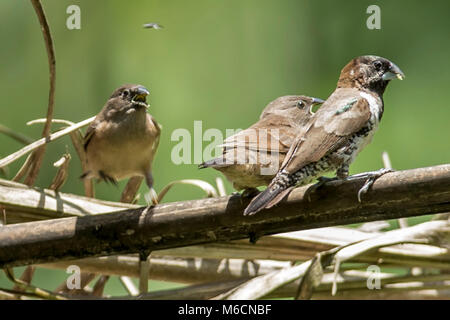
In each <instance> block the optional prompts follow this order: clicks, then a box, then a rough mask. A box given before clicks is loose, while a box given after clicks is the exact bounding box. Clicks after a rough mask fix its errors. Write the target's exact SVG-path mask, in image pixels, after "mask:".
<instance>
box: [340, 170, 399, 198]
mask: <svg viewBox="0 0 450 320" xmlns="http://www.w3.org/2000/svg"><path fill="white" fill-rule="evenodd" d="M393 171H394V170H392V169H385V168H383V169H380V170H377V171H369V172H363V173H358V174H355V175H353V176H350V177H348V178H347V179H346V180H355V179H361V178H366V182H364V185H363V186H362V187H361V189H359V191H358V202H362V201H361V196H362V195H363V194H366V193H367V191H369V189H370V187H371V186H372V185H373V184H374V182H375V180H377V179H378V178H379V177H381V176H382V175H385V174H386V173H389V172H393Z"/></svg>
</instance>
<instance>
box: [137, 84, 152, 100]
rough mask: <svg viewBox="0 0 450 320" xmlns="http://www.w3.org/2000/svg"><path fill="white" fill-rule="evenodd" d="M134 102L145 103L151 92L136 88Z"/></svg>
mask: <svg viewBox="0 0 450 320" xmlns="http://www.w3.org/2000/svg"><path fill="white" fill-rule="evenodd" d="M133 94H134V97H133V100H134V101H138V102H145V99H146V97H147V96H148V95H149V94H150V92H149V91H148V90H147V89H146V88H144V87H141V86H139V87H136V88H134V89H133Z"/></svg>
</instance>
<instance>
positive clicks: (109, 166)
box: [81, 84, 161, 188]
mask: <svg viewBox="0 0 450 320" xmlns="http://www.w3.org/2000/svg"><path fill="white" fill-rule="evenodd" d="M147 95H149V91H148V90H147V89H146V88H144V87H143V86H140V85H134V84H127V85H123V86H121V87H119V88H117V89H116V90H115V91H114V92H113V93H112V95H111V97H109V100H108V101H107V102H106V104H105V106H104V107H103V109H102V110H101V111H100V113H99V114H98V115H97V117H96V118H95V120H94V121H93V122H92V123H91V124H90V126H89V127H88V129H87V131H86V134H85V137H84V149H85V151H86V161H87V163H86V168H87V171H86V172H85V173H83V175H82V176H81V178H85V179H92V178H97V179H100V180H104V181H106V182H112V183H116V181H117V180H122V179H125V178H129V177H133V176H143V177H144V178H145V181H146V183H147V186H148V187H149V188H152V186H153V177H152V172H151V170H152V162H153V158H154V156H155V153H156V149H157V148H158V144H159V137H160V132H161V130H160V126H159V124H158V123H157V122H156V121H155V119H153V117H152V116H151V115H150V114H148V113H147V108H148V107H149V105H148V104H147V102H146V97H147Z"/></svg>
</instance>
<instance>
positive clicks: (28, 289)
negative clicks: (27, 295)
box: [4, 268, 67, 300]
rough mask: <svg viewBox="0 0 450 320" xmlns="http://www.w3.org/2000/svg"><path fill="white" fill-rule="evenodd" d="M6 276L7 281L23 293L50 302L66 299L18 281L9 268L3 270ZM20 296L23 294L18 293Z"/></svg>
mask: <svg viewBox="0 0 450 320" xmlns="http://www.w3.org/2000/svg"><path fill="white" fill-rule="evenodd" d="M4 271H5V274H6V276H7V277H8V279H9V280H11V281H12V282H13V283H15V284H16V285H17V286H19V287H20V288H21V289H22V290H24V291H25V292H31V293H32V294H34V295H36V296H38V297H40V298H43V299H52V300H66V299H67V298H66V297H64V296H62V295H59V294H54V293H52V292H50V291H48V290H44V289H41V288H38V287H35V286H33V285H31V284H29V283H26V282H24V281H22V280H20V279H17V278H16V277H14V273H13V272H12V270H11V269H10V268H5V269H4ZM20 294H24V293H20Z"/></svg>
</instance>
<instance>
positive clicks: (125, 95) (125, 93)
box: [122, 90, 130, 97]
mask: <svg viewBox="0 0 450 320" xmlns="http://www.w3.org/2000/svg"><path fill="white" fill-rule="evenodd" d="M129 94H130V92H129V91H128V90H125V91H124V92H122V95H123V96H124V97H127V96H128V95H129Z"/></svg>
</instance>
